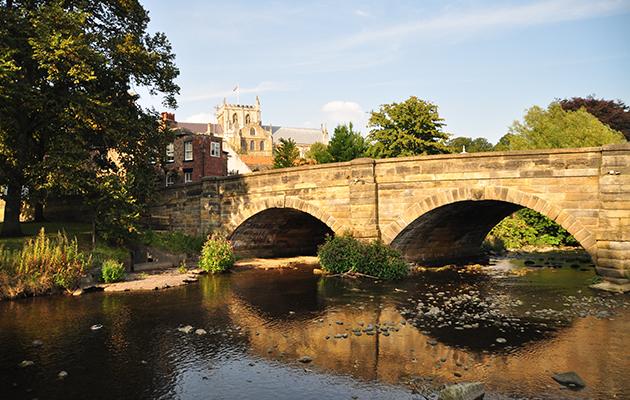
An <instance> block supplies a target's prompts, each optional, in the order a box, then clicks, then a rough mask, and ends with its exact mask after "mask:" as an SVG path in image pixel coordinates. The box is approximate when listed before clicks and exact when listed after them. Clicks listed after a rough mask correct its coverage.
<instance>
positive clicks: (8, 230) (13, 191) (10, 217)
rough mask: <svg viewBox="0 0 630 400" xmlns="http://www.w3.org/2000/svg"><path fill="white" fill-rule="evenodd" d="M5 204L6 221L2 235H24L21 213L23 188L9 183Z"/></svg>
mask: <svg viewBox="0 0 630 400" xmlns="http://www.w3.org/2000/svg"><path fill="white" fill-rule="evenodd" d="M4 199H5V202H6V204H5V205H4V223H3V224H2V233H1V234H0V236H4V237H16V236H23V235H24V234H23V233H22V227H21V226H20V213H21V212H22V188H21V187H20V186H16V185H12V184H9V185H8V186H7V195H6V196H5V198H4Z"/></svg>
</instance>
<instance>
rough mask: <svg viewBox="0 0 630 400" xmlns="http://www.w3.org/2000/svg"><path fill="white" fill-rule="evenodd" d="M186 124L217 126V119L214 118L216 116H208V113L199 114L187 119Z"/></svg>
mask: <svg viewBox="0 0 630 400" xmlns="http://www.w3.org/2000/svg"><path fill="white" fill-rule="evenodd" d="M184 122H199V123H209V122H210V123H213V124H216V122H217V119H216V117H215V116H214V114H208V113H199V114H195V115H192V116H190V117H188V118H186V121H184Z"/></svg>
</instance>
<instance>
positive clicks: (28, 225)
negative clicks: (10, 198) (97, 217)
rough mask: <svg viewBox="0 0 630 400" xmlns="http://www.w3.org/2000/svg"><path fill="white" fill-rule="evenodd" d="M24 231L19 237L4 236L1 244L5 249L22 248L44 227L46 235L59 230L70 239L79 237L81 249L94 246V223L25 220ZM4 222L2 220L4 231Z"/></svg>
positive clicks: (49, 235) (88, 248)
mask: <svg viewBox="0 0 630 400" xmlns="http://www.w3.org/2000/svg"><path fill="white" fill-rule="evenodd" d="M21 225H22V232H23V233H24V236H22V237H18V238H2V237H0V244H2V245H4V248H5V250H21V249H22V248H23V247H24V244H25V243H26V242H27V241H28V240H29V239H35V238H36V237H37V235H39V231H40V230H41V229H42V228H44V230H45V232H46V237H48V238H54V237H56V236H57V232H64V231H65V233H66V236H67V237H68V239H72V238H75V237H76V238H77V244H78V246H79V249H80V250H81V251H89V250H90V248H91V247H92V225H91V224H85V223H79V222H23V223H22V224H21ZM2 226H3V222H0V232H2Z"/></svg>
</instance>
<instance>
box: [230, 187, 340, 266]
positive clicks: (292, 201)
mask: <svg viewBox="0 0 630 400" xmlns="http://www.w3.org/2000/svg"><path fill="white" fill-rule="evenodd" d="M226 228H227V230H226V232H225V233H226V234H227V235H228V237H229V238H230V239H231V240H232V242H233V244H234V251H235V253H236V254H238V255H239V256H243V257H249V256H255V257H289V256H294V255H315V254H316V251H317V246H318V245H320V244H321V243H323V242H324V238H325V236H326V234H334V233H335V232H337V231H339V230H340V229H341V228H342V225H341V224H340V223H339V222H338V221H337V220H336V219H335V218H334V217H333V216H332V215H330V214H328V213H327V212H325V211H323V210H322V209H321V208H319V207H317V206H316V205H314V204H312V203H310V202H308V201H304V200H300V199H297V198H293V197H286V196H279V197H275V198H270V199H265V200H261V201H255V202H250V203H248V204H247V205H246V206H245V207H244V208H242V209H241V210H240V211H239V213H238V214H236V216H234V217H233V218H232V219H231V221H230V223H229V224H228V225H227V227H226Z"/></svg>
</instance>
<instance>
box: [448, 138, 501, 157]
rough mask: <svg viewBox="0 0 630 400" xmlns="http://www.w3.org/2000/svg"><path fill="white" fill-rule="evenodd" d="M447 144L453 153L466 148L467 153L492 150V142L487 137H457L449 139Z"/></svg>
mask: <svg viewBox="0 0 630 400" xmlns="http://www.w3.org/2000/svg"><path fill="white" fill-rule="evenodd" d="M446 143H447V146H448V147H449V148H450V149H451V151H452V152H453V153H461V152H463V151H464V150H466V153H480V152H483V151H492V148H493V147H492V143H490V142H488V139H486V138H477V139H472V138H467V137H456V138H453V139H450V140H448V141H447V142H446Z"/></svg>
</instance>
